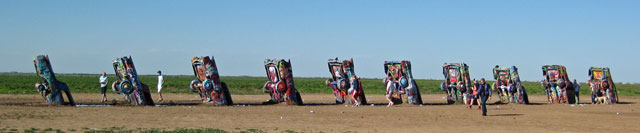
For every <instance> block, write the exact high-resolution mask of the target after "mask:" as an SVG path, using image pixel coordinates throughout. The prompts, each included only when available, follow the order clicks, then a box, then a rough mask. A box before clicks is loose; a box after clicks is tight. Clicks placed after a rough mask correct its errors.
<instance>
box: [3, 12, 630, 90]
mask: <svg viewBox="0 0 640 133" xmlns="http://www.w3.org/2000/svg"><path fill="white" fill-rule="evenodd" d="M639 7H640V1H634V0H632V1H618V0H616V1H602V0H596V1H587V0H575V1H574V0H563V1H512V0H505V1H471V0H470V1H445V0H442V1H440V0H434V1H388V0H382V1H377V0H364V1H341V0H340V1H332V0H322V1H300V0H291V1H289V0H287V1H209V0H207V1H157V0H153V1H115V0H113V1H111V0H110V1H94V0H77V1H45V0H42V1H29V0H25V1H22V0H21V1H18V0H4V1H0V61H2V65H0V72H11V71H17V72H33V71H34V70H33V69H34V68H33V65H32V58H33V56H35V55H38V54H48V55H49V56H50V58H51V61H52V64H53V65H54V66H53V69H54V70H55V71H56V72H58V73H100V72H103V71H106V72H107V73H113V68H112V66H111V60H112V59H114V58H115V57H120V56H124V55H132V56H133V59H134V61H135V64H136V66H137V68H138V72H139V73H142V74H153V73H154V72H155V71H157V70H162V71H164V72H165V73H166V74H187V75H190V74H192V70H191V68H190V58H191V57H192V56H202V55H213V56H215V57H216V61H217V63H218V68H219V70H220V74H221V75H223V76H238V75H246V76H264V75H265V72H264V68H263V60H264V59H266V58H289V59H291V61H292V64H293V71H294V76H300V77H328V76H329V72H328V70H327V66H326V61H327V59H329V58H334V57H340V58H354V60H355V66H356V73H357V74H359V76H361V77H367V78H380V77H383V76H384V74H383V66H382V63H383V62H384V61H385V60H402V59H406V60H410V61H412V63H413V71H414V75H415V76H417V78H429V79H442V78H443V76H442V74H441V65H442V63H444V62H466V63H468V64H469V65H470V71H471V76H472V77H474V78H480V77H485V78H490V77H492V76H491V68H492V67H493V66H494V65H496V64H499V65H502V66H511V65H516V66H518V67H520V73H521V75H522V77H523V79H524V80H539V79H541V78H542V76H541V69H540V67H541V66H542V65H544V64H564V65H566V66H567V69H568V71H569V74H570V75H569V76H570V78H575V79H578V80H579V81H585V80H586V79H587V69H588V68H589V67H591V66H607V67H610V68H611V69H612V74H613V76H614V80H616V81H617V82H640V79H639V78H638V77H639V75H640V69H637V68H638V66H640V62H639V60H638V57H640V56H639V55H640V54H639V52H638V50H640V8H639Z"/></svg>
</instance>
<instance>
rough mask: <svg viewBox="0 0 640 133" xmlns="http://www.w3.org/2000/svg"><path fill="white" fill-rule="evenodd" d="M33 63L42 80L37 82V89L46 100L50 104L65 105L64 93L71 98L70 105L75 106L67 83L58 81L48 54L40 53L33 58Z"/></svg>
mask: <svg viewBox="0 0 640 133" xmlns="http://www.w3.org/2000/svg"><path fill="white" fill-rule="evenodd" d="M33 65H34V67H35V68H36V74H37V75H38V77H40V82H38V83H36V84H35V87H36V90H38V92H39V93H40V95H42V97H43V98H44V100H45V101H46V102H47V103H49V104H59V105H65V104H67V103H65V102H64V98H63V96H62V93H63V92H64V94H65V95H66V97H67V99H68V100H69V103H68V104H69V105H71V106H75V102H74V101H73V96H71V91H70V90H69V87H68V86H67V84H66V83H64V82H61V81H58V79H56V75H55V73H53V69H52V68H51V63H50V62H49V56H48V55H38V56H36V57H34V59H33Z"/></svg>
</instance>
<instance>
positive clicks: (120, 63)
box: [111, 56, 155, 106]
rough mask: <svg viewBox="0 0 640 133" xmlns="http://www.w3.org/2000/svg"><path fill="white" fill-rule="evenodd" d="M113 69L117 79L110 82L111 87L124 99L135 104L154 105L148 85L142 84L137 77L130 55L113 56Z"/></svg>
mask: <svg viewBox="0 0 640 133" xmlns="http://www.w3.org/2000/svg"><path fill="white" fill-rule="evenodd" d="M113 70H114V71H115V74H116V77H118V80H116V81H114V82H113V83H112V84H111V89H112V90H113V91H114V92H116V93H119V94H121V95H122V96H123V97H124V99H125V100H126V101H129V102H130V103H132V104H135V105H149V106H154V105H155V104H154V103H153V99H151V93H150V92H149V86H147V85H146V84H143V83H141V82H140V80H139V79H138V72H137V71H136V67H135V66H134V65H133V59H132V58H131V56H128V57H127V56H124V57H122V58H115V59H114V60H113Z"/></svg>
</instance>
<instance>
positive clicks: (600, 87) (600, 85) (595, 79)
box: [589, 67, 618, 103]
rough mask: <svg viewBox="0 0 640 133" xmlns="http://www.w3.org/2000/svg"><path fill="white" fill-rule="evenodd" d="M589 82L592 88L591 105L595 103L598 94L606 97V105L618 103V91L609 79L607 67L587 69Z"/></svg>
mask: <svg viewBox="0 0 640 133" xmlns="http://www.w3.org/2000/svg"><path fill="white" fill-rule="evenodd" d="M589 80H590V82H591V84H593V86H591V87H592V88H591V94H592V95H591V96H592V98H591V100H592V101H591V102H592V103H597V102H596V97H598V93H600V95H602V96H606V98H607V100H606V102H607V103H618V90H617V89H616V85H615V83H614V82H613V79H612V78H611V71H610V70H609V68H608V67H591V68H589ZM605 82H606V83H605Z"/></svg>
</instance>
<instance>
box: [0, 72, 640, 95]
mask: <svg viewBox="0 0 640 133" xmlns="http://www.w3.org/2000/svg"><path fill="white" fill-rule="evenodd" d="M56 76H57V78H58V80H60V81H62V82H65V83H67V85H68V86H69V88H70V89H71V92H74V93H100V89H99V87H100V86H99V84H98V77H99V76H100V75H98V74H57V75H56ZM116 79H117V78H116V77H115V76H114V75H109V82H110V83H109V87H108V89H109V92H111V91H110V90H111V85H110V84H111V82H113V81H115V80H116ZM193 79H195V77H194V76H191V75H165V86H166V87H165V89H164V90H163V92H167V93H192V92H191V91H189V88H188V86H189V82H191V80H193ZM140 80H141V81H142V83H144V84H147V85H149V86H150V87H151V89H152V90H155V89H156V88H155V86H156V83H157V77H156V76H155V75H142V76H140ZM221 80H222V82H226V83H227V85H228V86H229V88H230V91H231V94H233V95H241V94H262V92H261V87H262V85H264V83H265V82H266V81H267V79H266V78H265V77H221ZM325 80H326V79H325V78H295V85H296V88H298V89H299V91H300V92H301V93H325V94H331V93H332V92H331V89H330V88H329V87H328V86H326V85H325V84H324V82H325ZM38 81H39V78H38V77H37V76H36V74H33V73H0V93H2V94H29V93H37V92H36V90H35V88H34V83H36V82H38ZM416 82H417V84H418V86H419V88H420V92H421V93H422V94H443V93H444V92H442V91H440V88H439V86H440V83H441V82H442V80H422V79H420V80H416ZM523 84H524V86H525V88H526V89H527V91H528V92H529V93H530V94H544V91H543V88H542V87H541V86H540V83H539V82H523ZM362 86H363V87H364V89H365V92H366V93H367V94H384V90H385V88H384V86H383V85H382V81H381V80H380V79H363V80H362ZM616 86H617V87H618V93H619V94H620V95H623V96H640V89H639V88H640V84H621V83H618V84H616ZM580 94H582V95H585V94H590V89H588V86H587V85H586V84H584V83H582V89H581V91H580Z"/></svg>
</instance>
